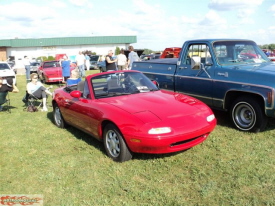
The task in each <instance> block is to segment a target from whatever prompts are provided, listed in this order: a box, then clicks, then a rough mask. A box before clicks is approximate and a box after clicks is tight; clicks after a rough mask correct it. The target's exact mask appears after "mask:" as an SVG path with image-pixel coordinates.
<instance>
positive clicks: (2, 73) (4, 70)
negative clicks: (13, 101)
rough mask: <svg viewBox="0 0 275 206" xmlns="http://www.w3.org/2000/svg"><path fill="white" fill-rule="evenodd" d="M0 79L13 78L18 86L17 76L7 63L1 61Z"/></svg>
mask: <svg viewBox="0 0 275 206" xmlns="http://www.w3.org/2000/svg"><path fill="white" fill-rule="evenodd" d="M0 77H2V78H3V79H6V78H12V79H13V82H14V83H15V84H16V74H15V72H14V71H13V69H12V68H11V67H10V65H9V64H8V63H7V62H2V61H0Z"/></svg>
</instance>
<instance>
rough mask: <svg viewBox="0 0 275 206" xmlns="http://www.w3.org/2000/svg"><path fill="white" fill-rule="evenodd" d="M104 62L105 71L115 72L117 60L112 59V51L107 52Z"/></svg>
mask: <svg viewBox="0 0 275 206" xmlns="http://www.w3.org/2000/svg"><path fill="white" fill-rule="evenodd" d="M105 62H106V71H108V70H113V71H114V70H116V62H117V59H113V51H112V50H109V52H108V55H107V56H106V58H105Z"/></svg>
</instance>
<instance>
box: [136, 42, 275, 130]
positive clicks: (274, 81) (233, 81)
mask: <svg viewBox="0 0 275 206" xmlns="http://www.w3.org/2000/svg"><path fill="white" fill-rule="evenodd" d="M132 69H133V70H138V71H141V72H143V73H144V74H145V75H146V76H148V77H149V78H150V79H152V80H156V81H157V83H158V85H159V87H160V88H161V89H167V90H172V91H176V92H181V93H184V94H187V95H190V96H193V97H195V98H197V99H200V100H201V101H203V102H204V103H206V104H207V105H208V106H210V107H211V108H213V109H220V110H224V111H229V112H230V119H231V120H232V122H233V124H234V126H235V127H236V128H237V129H239V130H241V131H250V132H260V131H263V130H264V129H265V127H266V125H267V123H268V118H270V117H271V118H274V117H275V102H274V101H275V63H274V62H271V61H270V59H268V58H267V56H266V55H265V54H264V53H263V51H262V50H261V49H260V48H259V47H258V46H257V44H256V43H255V42H253V41H251V40H243V39H201V40H190V41H186V42H185V43H184V44H183V47H182V49H181V52H180V55H179V58H166V59H157V60H149V61H140V62H134V63H133V67H132Z"/></svg>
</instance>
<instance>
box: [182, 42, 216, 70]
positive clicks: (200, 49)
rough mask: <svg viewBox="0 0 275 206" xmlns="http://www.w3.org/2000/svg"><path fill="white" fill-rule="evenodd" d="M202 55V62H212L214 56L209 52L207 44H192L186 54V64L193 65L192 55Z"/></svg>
mask: <svg viewBox="0 0 275 206" xmlns="http://www.w3.org/2000/svg"><path fill="white" fill-rule="evenodd" d="M193 56H199V57H201V63H203V64H205V63H212V62H213V61H212V57H211V54H210V52H209V47H208V46H207V45H206V44H190V45H189V47H188V51H187V53H186V56H185V60H184V62H185V64H188V65H191V57H193Z"/></svg>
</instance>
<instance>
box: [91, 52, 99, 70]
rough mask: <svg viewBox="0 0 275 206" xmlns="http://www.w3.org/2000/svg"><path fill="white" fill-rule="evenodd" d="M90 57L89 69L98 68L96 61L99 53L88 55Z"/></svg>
mask: <svg viewBox="0 0 275 206" xmlns="http://www.w3.org/2000/svg"><path fill="white" fill-rule="evenodd" d="M89 57H90V64H91V65H90V69H98V67H97V63H98V62H99V59H100V56H99V55H89Z"/></svg>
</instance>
